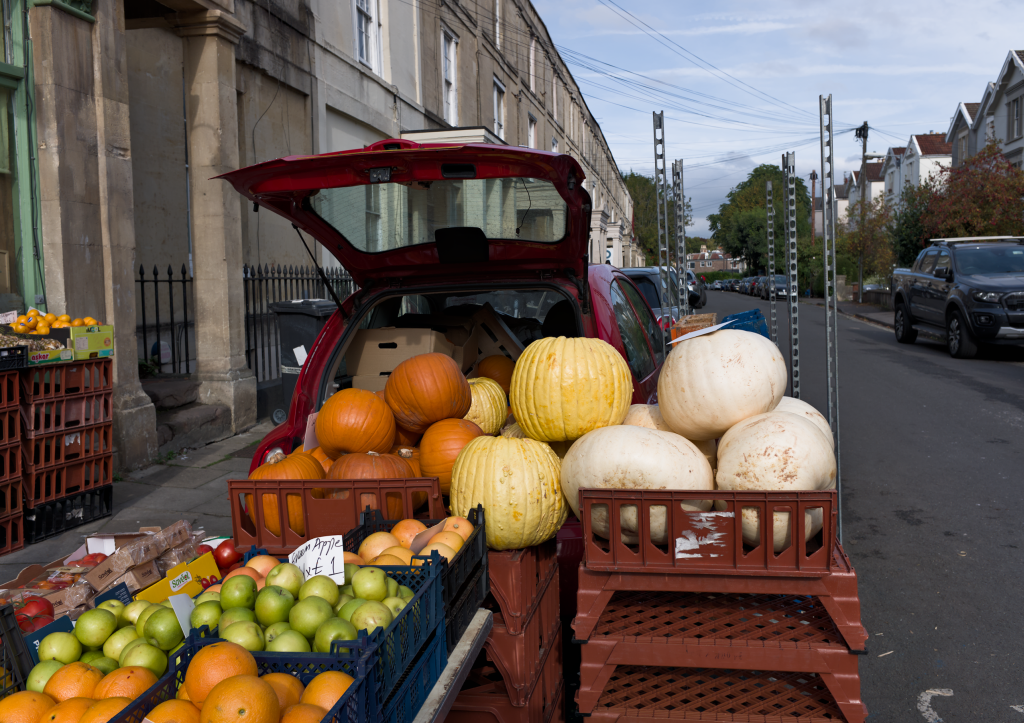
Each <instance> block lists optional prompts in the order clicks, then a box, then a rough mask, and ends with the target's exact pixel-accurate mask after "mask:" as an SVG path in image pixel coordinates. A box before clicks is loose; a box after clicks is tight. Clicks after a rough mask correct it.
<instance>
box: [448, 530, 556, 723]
mask: <svg viewBox="0 0 1024 723" xmlns="http://www.w3.org/2000/svg"><path fill="white" fill-rule="evenodd" d="M555 553H556V547H555V540H550V541H549V542H546V543H544V544H543V545H536V546H534V547H528V548H526V549H523V550H510V551H507V552H495V551H490V552H488V562H487V567H488V574H489V578H490V595H489V596H488V599H487V602H486V606H487V607H489V608H490V609H491V610H492V612H493V613H494V627H493V628H492V629H491V633H490V635H489V636H488V638H487V640H486V641H485V643H484V651H483V652H482V653H481V656H480V658H478V659H477V661H476V665H475V666H474V668H473V670H472V671H471V672H470V675H469V677H468V679H467V681H466V683H465V684H464V685H463V686H462V691H461V692H460V693H459V696H458V697H457V698H456V700H455V704H454V705H453V706H452V709H451V712H450V713H449V714H448V717H447V719H446V720H447V721H448V723H488V722H489V721H497V722H498V723H520V722H522V723H527V722H528V723H553V722H558V721H562V720H564V717H565V716H564V694H565V685H564V681H563V679H562V678H563V676H562V636H561V634H560V630H561V619H560V618H559V614H558V611H559V587H558V560H557V558H556V554H555Z"/></svg>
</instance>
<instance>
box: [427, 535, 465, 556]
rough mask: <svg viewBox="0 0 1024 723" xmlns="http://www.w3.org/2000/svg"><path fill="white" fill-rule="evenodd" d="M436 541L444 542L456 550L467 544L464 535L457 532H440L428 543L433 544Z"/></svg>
mask: <svg viewBox="0 0 1024 723" xmlns="http://www.w3.org/2000/svg"><path fill="white" fill-rule="evenodd" d="M435 542H442V543H444V544H445V545H448V547H450V548H452V549H453V550H455V552H458V551H459V550H461V549H462V546H463V545H465V544H466V541H465V540H463V539H462V536H461V535H460V534H459V533H457V532H438V533H437V534H436V535H434V536H433V537H431V538H430V542H429V543H427V544H433V543H435Z"/></svg>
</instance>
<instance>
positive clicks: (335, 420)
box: [316, 389, 395, 459]
mask: <svg viewBox="0 0 1024 723" xmlns="http://www.w3.org/2000/svg"><path fill="white" fill-rule="evenodd" d="M316 438H317V440H318V441H319V442H320V448H321V449H322V450H323V451H324V454H326V455H327V456H328V457H330V458H331V459H337V458H338V457H340V456H341V455H342V454H343V453H350V452H386V451H388V450H389V449H391V445H392V444H394V441H395V417H394V415H393V414H392V413H391V410H390V409H389V408H388V405H387V404H385V403H384V401H383V400H382V399H381V398H380V397H378V396H377V395H376V394H374V393H373V392H368V391H366V390H365V389H342V390H341V391H340V392H335V393H334V394H332V395H331V397H330V398H329V399H328V400H327V401H326V402H324V406H322V407H321V408H320V412H319V414H317V415H316Z"/></svg>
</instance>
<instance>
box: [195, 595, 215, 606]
mask: <svg viewBox="0 0 1024 723" xmlns="http://www.w3.org/2000/svg"><path fill="white" fill-rule="evenodd" d="M210 600H213V601H215V602H216V603H217V604H218V605H219V604H220V593H219V592H204V593H203V594H202V595H200V596H199V597H197V598H196V603H195V604H196V607H199V606H200V605H202V604H203V603H204V602H209V601H210Z"/></svg>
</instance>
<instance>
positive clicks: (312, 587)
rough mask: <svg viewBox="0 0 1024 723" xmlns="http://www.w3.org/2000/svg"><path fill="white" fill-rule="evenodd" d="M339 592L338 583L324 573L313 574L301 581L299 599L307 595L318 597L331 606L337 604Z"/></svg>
mask: <svg viewBox="0 0 1024 723" xmlns="http://www.w3.org/2000/svg"><path fill="white" fill-rule="evenodd" d="M340 594H341V593H340V592H339V591H338V584H337V583H336V582H334V580H332V579H331V578H329V577H327V576H326V575H315V576H313V577H311V578H309V579H308V580H306V582H304V583H302V587H301V588H299V600H300V601H301V600H305V599H306V598H308V597H319V598H323V599H324V600H326V601H327V604H328V605H330V606H331V607H332V608H333V607H334V606H335V605H337V604H338V596H339V595H340Z"/></svg>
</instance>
